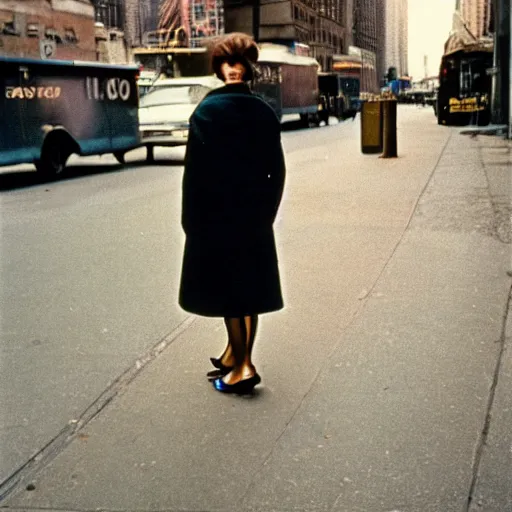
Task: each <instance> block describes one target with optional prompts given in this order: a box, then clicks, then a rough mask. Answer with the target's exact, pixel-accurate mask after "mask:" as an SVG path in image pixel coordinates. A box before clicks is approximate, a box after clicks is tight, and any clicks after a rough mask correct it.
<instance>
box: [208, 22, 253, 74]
mask: <svg viewBox="0 0 512 512" xmlns="http://www.w3.org/2000/svg"><path fill="white" fill-rule="evenodd" d="M258 55H259V50H258V46H257V45H256V43H255V42H254V39H253V38H252V37H251V36H249V35H247V34H244V33H242V32H233V33H231V34H227V35H225V36H224V37H221V38H219V39H218V40H217V41H216V43H215V45H214V47H213V50H212V68H213V72H214V73H215V74H216V75H217V77H218V78H220V79H221V80H224V76H223V75H222V72H221V66H222V64H223V63H224V62H229V63H234V62H240V63H241V64H242V65H243V66H244V67H245V73H244V76H243V78H242V79H243V80H244V81H245V82H247V81H249V80H252V78H253V69H252V64H254V63H255V62H256V61H257V60H258Z"/></svg>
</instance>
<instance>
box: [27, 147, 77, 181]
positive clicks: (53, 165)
mask: <svg viewBox="0 0 512 512" xmlns="http://www.w3.org/2000/svg"><path fill="white" fill-rule="evenodd" d="M71 153H72V151H71V150H70V149H69V145H68V143H67V141H66V140H65V138H64V137H52V139H51V140H48V141H46V142H45V143H44V145H43V149H42V150H41V158H40V160H37V161H36V162H35V166H36V169H37V172H39V173H40V174H41V176H43V177H44V178H49V179H52V178H56V177H57V176H59V175H60V174H62V172H63V171H64V169H65V167H66V162H67V160H68V158H69V157H70V155H71Z"/></svg>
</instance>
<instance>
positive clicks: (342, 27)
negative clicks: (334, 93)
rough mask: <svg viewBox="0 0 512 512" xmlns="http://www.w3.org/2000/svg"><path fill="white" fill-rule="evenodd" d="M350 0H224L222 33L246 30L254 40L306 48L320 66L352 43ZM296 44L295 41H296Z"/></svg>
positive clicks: (326, 65)
mask: <svg viewBox="0 0 512 512" xmlns="http://www.w3.org/2000/svg"><path fill="white" fill-rule="evenodd" d="M353 2H354V0H260V1H259V7H258V3H255V2H254V1H253V0H224V13H225V27H226V32H235V31H236V32H246V33H248V34H252V35H254V36H255V37H256V38H257V39H258V41H261V42H264V41H266V42H274V43H280V44H285V45H288V46H290V47H293V48H301V49H302V48H308V47H309V53H310V55H311V56H312V57H315V58H316V59H317V60H318V62H319V63H320V65H321V66H322V69H323V70H325V71H328V70H330V69H332V62H333V55H336V54H340V53H347V52H348V47H349V46H350V45H352V44H353V36H352V28H353V23H354V22H353ZM296 43H298V44H296Z"/></svg>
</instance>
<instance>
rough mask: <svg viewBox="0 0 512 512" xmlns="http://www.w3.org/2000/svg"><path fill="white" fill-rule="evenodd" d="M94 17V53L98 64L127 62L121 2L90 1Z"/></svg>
mask: <svg viewBox="0 0 512 512" xmlns="http://www.w3.org/2000/svg"><path fill="white" fill-rule="evenodd" d="M91 1H92V4H93V6H94V15H95V20H96V23H95V37H96V51H97V54H98V60H99V61H100V62H108V63H110V64H125V63H127V62H128V61H129V58H130V57H129V45H128V44H127V41H126V35H125V32H124V26H125V18H126V16H125V6H124V5H123V4H124V1H123V0H91Z"/></svg>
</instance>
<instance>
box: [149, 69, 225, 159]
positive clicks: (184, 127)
mask: <svg viewBox="0 0 512 512" xmlns="http://www.w3.org/2000/svg"><path fill="white" fill-rule="evenodd" d="M223 85H224V83H223V82H222V81H221V80H219V79H218V78H217V77H215V76H199V77H187V78H169V79H161V80H157V81H156V82H155V83H154V84H153V86H152V87H151V89H149V91H148V92H147V93H146V94H145V95H144V96H142V97H141V98H140V105H139V129H140V135H141V145H143V146H146V147H147V149H148V160H152V159H153V148H154V147H155V146H170V147H173V146H184V145H186V144H187V140H188V129H189V118H190V116H191V115H192V112H193V111H194V109H195V108H196V106H197V105H198V103H199V102H200V101H201V100H202V99H203V98H204V97H205V96H206V95H207V94H208V93H209V92H210V91H211V90H213V89H216V88H218V87H222V86H223Z"/></svg>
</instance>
